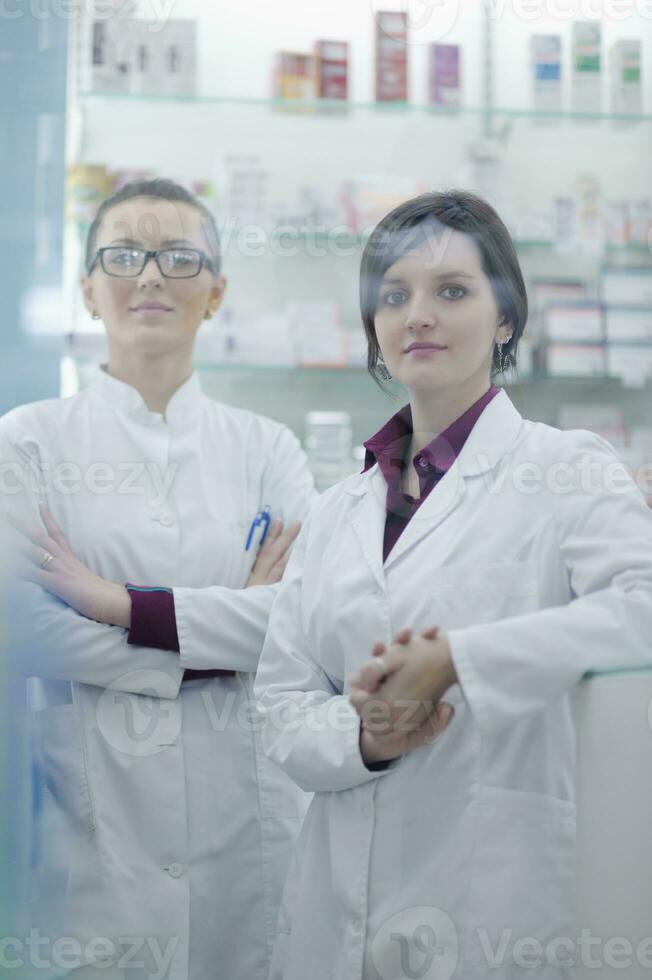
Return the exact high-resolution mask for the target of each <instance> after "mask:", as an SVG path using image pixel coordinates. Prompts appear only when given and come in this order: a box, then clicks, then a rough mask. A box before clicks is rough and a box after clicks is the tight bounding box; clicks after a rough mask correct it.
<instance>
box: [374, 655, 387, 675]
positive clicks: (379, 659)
mask: <svg viewBox="0 0 652 980" xmlns="http://www.w3.org/2000/svg"><path fill="white" fill-rule="evenodd" d="M374 663H375V664H380V669H381V670H382V672H383V677H387V674H388V673H389V671H388V669H387V663H386V662H385V659H384V657H382V656H379V657H374Z"/></svg>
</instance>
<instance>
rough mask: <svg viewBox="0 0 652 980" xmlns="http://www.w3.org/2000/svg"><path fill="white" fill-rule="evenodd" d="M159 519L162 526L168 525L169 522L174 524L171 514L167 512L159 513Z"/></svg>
mask: <svg viewBox="0 0 652 980" xmlns="http://www.w3.org/2000/svg"><path fill="white" fill-rule="evenodd" d="M159 521H160V522H161V524H162V525H163V527H170V525H171V524H174V518H173V517H172V514H168V513H163V514H160V515H159Z"/></svg>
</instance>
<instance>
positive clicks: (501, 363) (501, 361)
mask: <svg viewBox="0 0 652 980" xmlns="http://www.w3.org/2000/svg"><path fill="white" fill-rule="evenodd" d="M511 339H512V338H511V337H507V338H506V340H501V341H500V343H499V344H498V364H499V368H500V371H501V372H503V371H504V370H505V362H506V360H507V358H505V359H503V346H504V345H505V344H508V343H509V342H510V340H511Z"/></svg>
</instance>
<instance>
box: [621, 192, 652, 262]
mask: <svg viewBox="0 0 652 980" xmlns="http://www.w3.org/2000/svg"><path fill="white" fill-rule="evenodd" d="M627 204H628V208H629V227H628V231H629V242H630V244H631V245H638V246H643V247H644V248H647V249H648V252H650V251H652V202H651V201H650V199H649V197H643V198H638V199H631V200H629V201H628V202H627Z"/></svg>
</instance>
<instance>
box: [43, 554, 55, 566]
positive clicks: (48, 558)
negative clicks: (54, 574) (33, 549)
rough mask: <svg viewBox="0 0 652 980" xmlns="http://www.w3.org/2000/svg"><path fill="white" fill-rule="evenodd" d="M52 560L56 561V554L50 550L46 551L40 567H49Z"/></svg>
mask: <svg viewBox="0 0 652 980" xmlns="http://www.w3.org/2000/svg"><path fill="white" fill-rule="evenodd" d="M51 561H54V555H51V554H50V552H49V551H46V552H44V554H43V560H42V562H41V564H40V568H42V569H45V568H47V567H48V565H49V564H50V562H51Z"/></svg>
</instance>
